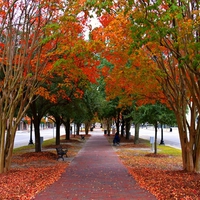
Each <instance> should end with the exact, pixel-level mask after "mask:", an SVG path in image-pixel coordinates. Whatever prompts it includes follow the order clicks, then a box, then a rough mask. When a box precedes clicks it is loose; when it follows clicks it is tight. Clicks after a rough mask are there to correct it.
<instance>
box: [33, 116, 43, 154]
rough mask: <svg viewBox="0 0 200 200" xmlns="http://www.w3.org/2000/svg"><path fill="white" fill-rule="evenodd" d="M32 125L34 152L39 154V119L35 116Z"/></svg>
mask: <svg viewBox="0 0 200 200" xmlns="http://www.w3.org/2000/svg"><path fill="white" fill-rule="evenodd" d="M33 117H34V119H33V124H34V129H35V152H41V143H40V118H39V117H38V116H37V115H36V116H35V115H33Z"/></svg>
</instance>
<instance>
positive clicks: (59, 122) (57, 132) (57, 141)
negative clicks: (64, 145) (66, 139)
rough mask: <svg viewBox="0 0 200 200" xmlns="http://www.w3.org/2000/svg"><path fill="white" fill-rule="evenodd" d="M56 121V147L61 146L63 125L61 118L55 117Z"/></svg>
mask: <svg viewBox="0 0 200 200" xmlns="http://www.w3.org/2000/svg"><path fill="white" fill-rule="evenodd" d="M55 121H56V145H60V124H61V119H60V116H57V117H55Z"/></svg>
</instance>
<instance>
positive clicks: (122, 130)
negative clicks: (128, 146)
mask: <svg viewBox="0 0 200 200" xmlns="http://www.w3.org/2000/svg"><path fill="white" fill-rule="evenodd" d="M124 125H125V121H124V117H122V125H121V137H124Z"/></svg>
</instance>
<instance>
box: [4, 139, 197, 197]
mask: <svg viewBox="0 0 200 200" xmlns="http://www.w3.org/2000/svg"><path fill="white" fill-rule="evenodd" d="M106 137H107V138H108V140H109V141H110V142H111V143H112V139H113V136H106ZM61 143H62V147H63V149H66V148H68V150H69V151H68V153H67V155H68V158H65V161H64V162H63V161H62V159H60V160H59V161H57V160H56V158H57V156H56V150H55V147H56V146H55V145H52V144H50V145H47V146H45V147H43V152H41V153H35V152H34V149H30V148H29V149H23V150H21V151H18V152H17V153H15V154H14V156H13V159H12V167H11V170H10V171H9V172H8V173H7V174H0V200H30V199H32V198H33V197H34V196H35V194H36V193H38V192H40V191H41V190H43V189H44V188H45V187H47V186H48V185H50V184H52V183H53V182H55V181H56V180H58V179H59V178H60V176H61V174H62V173H63V172H64V171H65V169H66V167H67V166H68V164H69V162H70V161H71V160H72V159H73V158H74V156H76V154H77V153H78V151H79V150H80V149H81V148H82V146H83V144H84V141H82V140H80V138H79V137H75V138H72V139H71V140H69V141H67V140H61ZM114 149H115V150H116V152H117V154H118V155H119V157H120V159H121V160H122V162H123V163H124V165H125V166H126V167H127V169H128V171H129V173H130V174H131V175H132V176H133V177H134V178H135V180H136V181H137V182H138V183H139V184H140V186H141V187H143V188H146V189H147V190H149V191H150V192H151V193H152V194H154V195H155V196H156V197H157V199H158V200H169V199H170V200H175V199H176V200H199V199H200V189H199V188H200V174H194V173H186V172H184V171H183V170H182V161H181V156H174V155H169V154H164V153H162V152H159V151H158V155H157V156H155V155H154V154H152V153H151V151H150V147H149V146H148V145H147V144H146V143H144V142H143V141H142V140H141V141H140V144H137V145H134V144H133V139H132V138H131V139H130V140H128V141H127V140H125V139H124V138H122V139H121V145H120V146H115V147H114Z"/></svg>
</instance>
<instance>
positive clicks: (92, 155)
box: [35, 132, 156, 200]
mask: <svg viewBox="0 0 200 200" xmlns="http://www.w3.org/2000/svg"><path fill="white" fill-rule="evenodd" d="M66 199H70V200H110V199H115V200H139V199H140V200H154V199H156V198H155V197H154V196H153V195H152V194H150V193H149V192H148V191H146V190H144V189H142V188H140V187H139V185H138V184H137V183H136V181H135V180H134V179H133V178H132V177H131V176H130V175H129V174H128V172H127V170H126V168H125V167H124V165H123V164H122V163H121V162H120V160H119V158H118V157H117V154H116V153H115V152H114V150H113V148H112V147H111V145H110V144H109V143H108V141H107V139H106V138H105V137H104V136H103V132H101V135H99V134H98V135H93V134H92V137H90V139H89V140H87V142H86V143H85V146H84V148H83V149H82V150H81V151H80V152H79V153H78V155H77V156H76V157H75V158H74V160H73V161H72V162H71V163H70V165H69V166H68V168H67V169H66V172H65V173H63V174H62V176H61V178H60V179H59V180H58V181H57V182H55V183H54V184H53V185H51V186H49V187H48V188H46V190H44V191H42V192H41V193H39V194H38V195H37V196H36V197H35V200H66Z"/></svg>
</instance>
